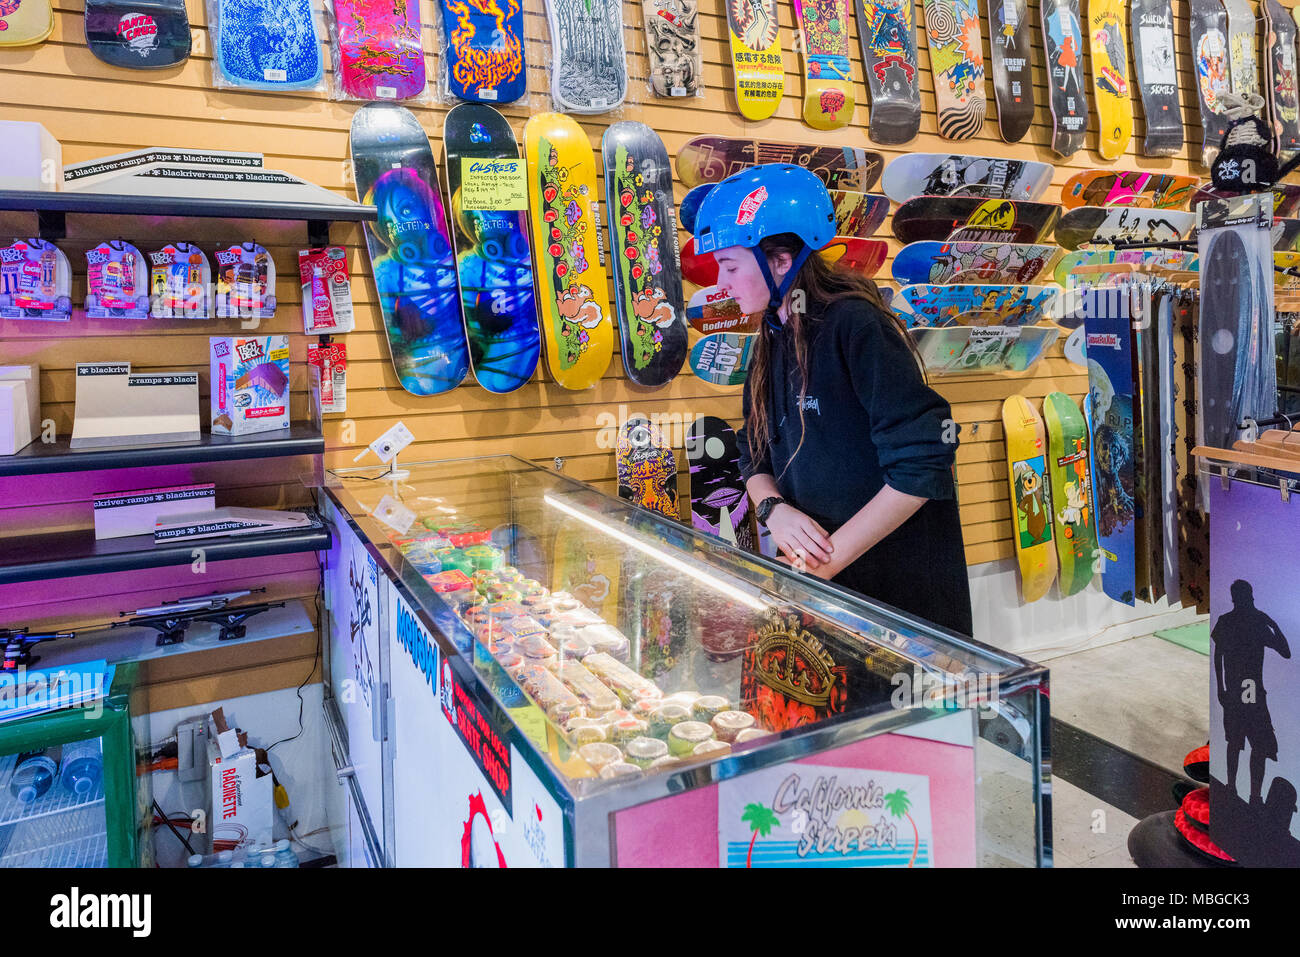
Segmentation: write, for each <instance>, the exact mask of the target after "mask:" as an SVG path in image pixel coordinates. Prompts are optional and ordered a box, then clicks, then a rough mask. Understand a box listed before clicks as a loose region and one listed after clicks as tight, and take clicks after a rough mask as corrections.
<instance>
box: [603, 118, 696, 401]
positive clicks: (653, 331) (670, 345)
mask: <svg viewBox="0 0 1300 957" xmlns="http://www.w3.org/2000/svg"><path fill="white" fill-rule="evenodd" d="M601 152H602V154H603V158H604V163H605V206H606V208H607V209H608V210H609V236H610V249H611V251H612V261H611V263H610V269H611V270H612V271H613V273H614V303H615V307H616V310H617V312H618V329H619V341H620V344H621V347H622V352H623V367H624V369H626V370H627V376H628V378H629V379H631V380H632V381H633V382H635V383H636V384H637V385H644V386H659V385H663V384H664V383H666V382H668V381H670V380H671V379H672V378H673V376H675V375H677V373H678V372H680V371H681V368H682V363H683V362H684V361H685V359H686V317H685V316H684V315H682V313H683V311H684V310H683V309H682V274H681V269H680V267H679V265H678V250H677V221H676V217H674V216H673V171H672V166H670V165H669V162H668V151H667V150H666V149H664V144H663V141H662V140H660V139H659V135H658V134H657V133H655V131H654V130H652V129H650V127H648V126H646V125H645V124H644V123H637V122H635V121H630V120H629V121H624V122H620V123H615V124H614V125H612V126H610V127H608V128H607V129H606V130H605V134H604V137H603V138H602V141H601Z"/></svg>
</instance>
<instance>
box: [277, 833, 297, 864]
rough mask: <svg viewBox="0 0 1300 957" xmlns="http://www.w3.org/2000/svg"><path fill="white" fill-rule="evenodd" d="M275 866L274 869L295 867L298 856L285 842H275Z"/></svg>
mask: <svg viewBox="0 0 1300 957" xmlns="http://www.w3.org/2000/svg"><path fill="white" fill-rule="evenodd" d="M275 866H276V867H297V866H298V855H297V854H295V853H294V852H293V849H292V848H290V847H289V842H288V841H287V840H283V839H282V840H279V841H276V842H275Z"/></svg>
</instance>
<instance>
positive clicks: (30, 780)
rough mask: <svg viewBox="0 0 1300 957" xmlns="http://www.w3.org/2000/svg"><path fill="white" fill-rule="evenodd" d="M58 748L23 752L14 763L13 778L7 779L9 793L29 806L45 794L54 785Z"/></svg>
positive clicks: (57, 765) (57, 764)
mask: <svg viewBox="0 0 1300 957" xmlns="http://www.w3.org/2000/svg"><path fill="white" fill-rule="evenodd" d="M59 755H60V748H59V747H58V746H57V745H56V746H54V747H52V748H42V749H40V750H38V751H24V752H23V753H22V754H20V755H18V758H17V760H16V761H15V762H14V773H13V777H12V778H10V779H9V792H10V793H11V794H13V796H14V797H16V798H17V799H18V800H20V801H22V802H23V803H24V804H31V803H32V802H33V801H35V800H36V799H37V798H39V797H40V796H41V795H43V794H45V792H46V791H48V790H49V789H50V786H51V785H53V784H54V774H55V772H56V771H57V770H58V767H59Z"/></svg>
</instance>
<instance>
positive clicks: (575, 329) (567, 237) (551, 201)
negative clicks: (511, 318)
mask: <svg viewBox="0 0 1300 957" xmlns="http://www.w3.org/2000/svg"><path fill="white" fill-rule="evenodd" d="M524 154H525V158H526V159H527V165H528V200H529V207H530V215H531V218H532V224H533V257H534V259H535V263H536V283H537V285H536V295H537V307H538V314H539V315H540V316H541V320H542V333H543V335H544V337H545V339H546V365H547V368H549V369H550V371H551V377H552V378H554V379H555V381H556V382H558V383H559V384H560V385H561V386H563V387H564V388H566V389H574V390H581V389H590V388H591V387H592V386H594V385H595V384H596V383H597V382H599V381H600V379H601V376H603V375H604V374H605V370H606V369H608V368H609V361H610V358H611V357H612V356H613V354H614V326H613V322H612V320H611V319H610V309H609V286H608V281H607V279H606V275H605V248H604V244H603V243H602V242H601V239H600V226H599V215H600V213H599V206H598V203H597V196H598V195H599V194H598V192H597V190H596V159H595V154H594V153H593V151H592V148H591V142H590V141H589V140H588V139H587V134H586V133H584V132H583V130H582V127H580V126H579V125H578V124H577V122H576V121H575V120H573V118H572V117H569V116H566V115H564V114H563V113H539V114H537V115H535V116H532V117H530V118H529V120H528V122H527V123H525V124H524Z"/></svg>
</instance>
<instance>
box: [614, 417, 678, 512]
mask: <svg viewBox="0 0 1300 957" xmlns="http://www.w3.org/2000/svg"><path fill="white" fill-rule="evenodd" d="M615 463H616V465H617V468H618V497H619V498H621V499H623V500H624V501H626V502H631V503H632V504H633V505H639V506H641V507H642V508H647V509H649V510H650V511H652V512H658V513H659V514H660V515H667V516H668V517H669V518H679V517H680V515H679V512H678V508H677V458H676V456H674V455H673V450H672V449H671V448H669V446H668V443H667V442H666V441H664V437H663V434H662V433H661V432H660V431H659V428H658V427H657V426H656V425H655V424H654V423H652V422H651V421H650V420H649V419H647V418H645V417H644V416H639V415H634V416H632V417H631V418H629V419H628V420H627V421H626V422H625V423H624V424H623V428H622V429H620V430H619V433H618V447H617V449H616V450H615Z"/></svg>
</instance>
